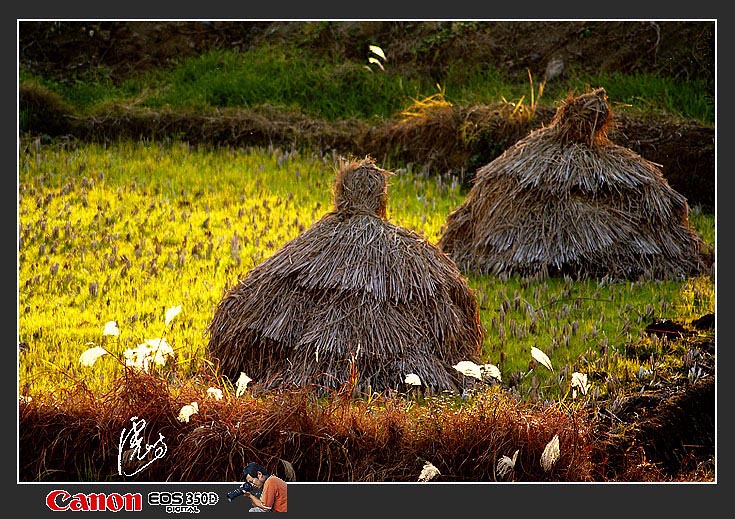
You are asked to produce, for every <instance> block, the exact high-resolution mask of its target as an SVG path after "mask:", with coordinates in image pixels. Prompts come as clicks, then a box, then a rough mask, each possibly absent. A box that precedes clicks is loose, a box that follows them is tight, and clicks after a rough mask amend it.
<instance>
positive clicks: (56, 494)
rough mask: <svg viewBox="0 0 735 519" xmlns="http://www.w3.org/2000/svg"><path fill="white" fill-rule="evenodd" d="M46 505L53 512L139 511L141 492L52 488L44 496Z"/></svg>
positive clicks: (141, 501)
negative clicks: (70, 491) (93, 491)
mask: <svg viewBox="0 0 735 519" xmlns="http://www.w3.org/2000/svg"><path fill="white" fill-rule="evenodd" d="M46 506H48V507H49V509H51V510H53V511H54V512H102V511H111V512H119V511H121V510H125V511H126V512H140V511H141V510H143V496H142V495H141V494H130V493H127V494H118V493H112V494H103V493H99V494H93V493H90V494H82V493H79V494H74V495H72V494H70V493H69V492H67V491H66V490H52V491H51V492H49V493H48V495H47V496H46Z"/></svg>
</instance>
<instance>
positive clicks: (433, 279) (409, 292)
mask: <svg viewBox="0 0 735 519" xmlns="http://www.w3.org/2000/svg"><path fill="white" fill-rule="evenodd" d="M389 174H390V173H389V172H387V171H384V170H382V169H380V168H378V167H377V166H376V165H375V163H374V161H373V159H371V158H370V157H367V158H365V159H363V160H361V161H357V160H349V161H344V162H343V163H342V164H341V165H340V170H339V172H338V174H337V180H336V183H335V186H334V209H333V210H332V211H331V212H329V213H327V214H326V215H324V216H323V217H322V218H321V219H320V220H319V221H317V222H316V223H314V224H313V225H312V226H311V227H310V228H309V229H307V230H306V231H304V232H303V233H301V234H300V235H299V236H297V237H296V238H294V239H293V240H291V241H289V242H288V243H286V244H285V245H283V246H282V247H281V248H280V249H279V250H277V251H276V252H275V253H274V254H273V255H272V256H271V257H270V258H268V259H267V260H265V261H264V262H262V263H261V264H259V265H257V266H256V267H255V268H253V269H252V270H250V271H249V272H248V274H247V275H246V276H245V278H244V279H242V280H241V281H239V282H238V283H237V285H235V286H234V287H232V288H231V289H229V290H228V291H227V292H226V294H225V295H224V297H223V298H222V300H221V301H220V302H219V304H218V306H217V308H216V310H215V313H214V318H213V320H212V322H211V323H210V324H209V326H208V328H207V331H208V333H209V336H210V337H209V343H208V356H209V357H210V358H211V359H212V360H213V361H214V362H215V363H216V364H218V366H219V369H220V372H221V373H222V374H224V375H225V376H227V377H228V378H230V379H232V380H234V379H236V378H237V377H238V375H239V373H240V372H241V371H242V372H245V373H246V374H247V375H248V376H249V377H251V378H253V379H254V380H255V381H256V382H258V383H261V384H263V386H264V387H266V388H268V387H276V386H283V385H290V386H296V387H305V386H310V387H319V388H331V389H336V388H339V387H343V385H344V384H346V383H350V384H353V385H354V388H355V389H356V390H357V391H361V392H370V391H383V390H386V389H395V390H398V391H401V390H406V385H405V382H404V381H405V377H406V375H407V374H409V373H415V374H417V375H418V376H419V377H420V379H421V381H422V382H423V384H424V386H425V388H426V389H428V390H433V391H441V390H447V389H448V390H454V389H457V388H458V386H459V383H460V380H459V378H458V377H460V376H461V375H460V374H458V372H457V371H456V370H455V369H453V368H452V366H453V364H456V363H457V362H458V361H460V360H472V359H475V360H476V359H478V357H479V354H480V349H481V343H482V339H483V335H484V331H483V329H482V325H481V323H480V320H479V308H478V304H477V301H476V299H475V297H474V292H473V291H472V289H471V288H470V287H469V286H468V285H467V283H466V281H465V279H464V278H463V277H462V275H461V273H460V271H459V270H458V269H457V267H456V265H455V264H454V263H453V262H452V261H451V260H450V259H449V258H448V257H447V256H446V255H445V254H444V253H443V252H441V250H440V249H439V248H438V247H437V246H436V245H433V244H430V243H429V242H427V241H426V240H425V239H424V238H423V237H421V236H419V235H418V234H416V233H414V232H412V231H410V230H407V229H404V228H402V227H399V226H396V225H393V224H391V223H390V222H388V221H387V219H386V201H387V176H388V175H389Z"/></svg>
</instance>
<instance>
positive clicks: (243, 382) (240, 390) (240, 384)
mask: <svg viewBox="0 0 735 519" xmlns="http://www.w3.org/2000/svg"><path fill="white" fill-rule="evenodd" d="M252 381H253V379H252V378H250V377H248V376H247V375H246V374H245V373H243V372H242V371H241V372H240V378H238V379H237V383H236V386H237V391H235V397H238V398H239V397H240V396H241V395H244V394H245V391H247V389H248V384H250V382H252Z"/></svg>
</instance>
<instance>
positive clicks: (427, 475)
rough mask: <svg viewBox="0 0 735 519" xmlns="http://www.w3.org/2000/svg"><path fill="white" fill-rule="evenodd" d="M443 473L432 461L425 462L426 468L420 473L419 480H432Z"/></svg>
mask: <svg viewBox="0 0 735 519" xmlns="http://www.w3.org/2000/svg"><path fill="white" fill-rule="evenodd" d="M439 475H441V472H439V469H438V468H436V467H435V466H434V465H432V463H431V462H430V461H427V462H426V463H424V468H423V469H421V474H420V475H419V481H431V480H432V479H434V478H435V477H437V476H439Z"/></svg>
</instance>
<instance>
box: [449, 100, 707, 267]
mask: <svg viewBox="0 0 735 519" xmlns="http://www.w3.org/2000/svg"><path fill="white" fill-rule="evenodd" d="M611 124H612V112H611V110H610V107H609V106H608V103H607V95H606V93H605V90H604V89H602V88H599V89H596V90H594V91H591V92H588V93H585V94H583V95H580V96H578V97H573V96H569V97H568V98H567V99H565V100H564V102H563V103H562V105H561V106H560V108H559V109H558V110H557V112H556V114H555V116H554V118H553V120H552V122H551V123H550V125H549V126H548V127H545V128H541V129H538V130H535V131H533V132H531V133H530V134H529V135H528V136H526V137H525V138H523V139H521V140H520V141H518V142H517V143H516V144H515V145H514V146H512V147H510V148H508V149H507V150H506V151H505V152H504V153H503V154H502V155H500V156H499V157H497V158H496V159H495V160H493V161H492V162H490V163H488V164H486V165H485V166H483V167H481V168H480V169H479V170H478V171H477V175H476V177H475V181H474V185H473V186H472V189H471V190H470V192H469V193H468V194H467V197H466V198H465V200H464V202H463V203H462V205H461V206H460V207H458V208H457V209H456V210H455V211H453V212H452V213H450V214H449V216H448V217H447V221H446V224H445V227H444V230H443V235H442V237H441V239H440V241H439V247H441V249H442V250H443V251H444V252H446V253H447V254H448V255H449V256H450V257H451V258H452V259H453V260H454V261H455V262H456V264H457V266H458V267H459V268H460V269H461V270H462V271H463V272H470V271H471V272H476V273H493V274H501V273H502V274H519V275H522V276H541V277H544V276H549V275H563V274H568V275H570V276H573V277H587V276H589V277H604V276H608V277H610V278H616V279H638V278H645V279H668V278H680V277H685V276H688V275H693V274H697V273H699V272H701V271H702V270H703V268H704V266H705V265H704V260H703V253H704V252H703V250H702V249H703V247H704V245H703V243H702V241H701V240H700V239H699V237H698V236H697V235H696V234H695V233H694V232H693V230H692V229H691V227H690V225H689V216H688V214H689V206H688V204H687V201H686V199H685V198H684V197H683V196H682V195H681V194H679V193H678V192H676V191H675V190H674V189H672V188H671V187H670V186H669V184H668V182H667V181H666V179H665V178H664V177H663V175H662V173H661V171H660V166H659V165H658V164H655V163H653V162H650V161H648V160H646V159H644V158H642V157H641V156H640V155H637V154H636V153H635V152H633V151H632V150H630V149H628V148H624V147H621V146H618V145H615V144H613V143H612V142H611V141H610V140H609V139H608V137H607V130H608V129H609V128H610V126H611Z"/></svg>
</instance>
